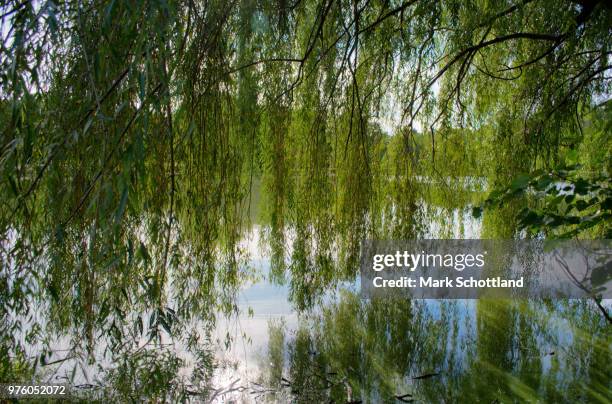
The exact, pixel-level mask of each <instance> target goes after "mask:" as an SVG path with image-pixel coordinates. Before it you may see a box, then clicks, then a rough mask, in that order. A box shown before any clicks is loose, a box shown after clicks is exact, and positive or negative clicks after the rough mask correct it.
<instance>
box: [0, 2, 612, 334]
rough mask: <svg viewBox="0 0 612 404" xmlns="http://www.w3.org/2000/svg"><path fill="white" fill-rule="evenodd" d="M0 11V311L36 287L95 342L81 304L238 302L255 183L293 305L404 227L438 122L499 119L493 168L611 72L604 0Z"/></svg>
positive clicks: (185, 307) (161, 316)
mask: <svg viewBox="0 0 612 404" xmlns="http://www.w3.org/2000/svg"><path fill="white" fill-rule="evenodd" d="M0 13H1V16H2V17H1V20H2V47H1V49H0V114H1V117H2V118H1V123H2V127H1V128H0V129H1V131H2V132H1V133H2V135H1V137H0V149H1V157H0V171H1V179H0V195H1V196H0V198H1V199H0V201H1V205H2V208H1V209H0V235H1V236H0V239H1V245H2V252H1V254H0V257H1V260H2V272H1V282H2V286H1V288H2V289H1V291H0V298H1V299H2V300H1V301H0V306H1V308H0V311H1V312H2V318H3V321H4V319H8V318H9V316H14V315H20V314H24V313H27V312H28V310H29V308H28V307H29V306H28V303H27V299H25V297H26V296H32V295H34V296H37V297H36V298H37V299H49V301H50V307H48V310H49V312H50V313H51V314H50V315H51V316H52V318H53V319H54V320H55V321H54V324H60V328H62V327H75V328H77V329H81V328H82V329H83V330H84V331H85V335H87V338H86V339H87V341H88V342H87V344H89V345H90V346H91V345H93V344H94V340H95V338H96V335H95V332H94V329H96V327H98V326H100V327H101V328H102V329H104V330H106V331H108V332H109V333H111V334H112V335H114V334H115V333H117V340H118V341H119V340H121V337H122V333H125V331H120V328H121V327H120V326H119V325H118V324H120V323H121V320H122V317H123V314H124V313H125V312H126V311H128V310H136V311H138V310H140V311H142V312H144V311H149V312H151V311H153V313H154V315H152V316H151V321H150V327H151V328H152V329H158V328H160V327H161V328H166V329H170V328H171V324H170V323H171V322H172V321H174V319H175V318H181V319H184V320H188V319H189V318H192V317H193V316H195V315H197V316H198V317H200V318H212V313H213V310H214V308H221V309H223V310H224V311H232V310H234V306H233V299H232V296H233V293H234V291H235V290H236V288H237V287H238V286H239V282H240V280H241V279H242V278H243V277H244V276H246V273H245V269H244V268H245V266H244V265H243V264H244V261H245V259H246V257H245V255H244V253H243V251H242V248H241V245H240V241H241V239H242V236H243V235H244V232H245V230H248V229H249V227H250V225H251V224H252V220H251V219H250V212H251V211H252V210H253V206H252V204H254V203H255V201H254V199H255V198H254V197H253V196H254V192H253V190H254V188H256V187H257V186H259V184H261V189H262V191H261V195H260V201H259V205H260V206H261V215H262V217H261V218H260V220H262V223H263V226H262V233H263V236H264V239H265V240H266V242H267V245H268V247H269V248H270V250H271V261H272V270H271V271H272V274H273V276H275V277H276V278H277V279H278V280H282V279H284V276H285V274H286V273H287V272H286V271H287V268H288V269H289V274H290V276H291V280H292V297H293V299H294V301H296V302H297V303H298V305H300V306H307V305H308V304H310V303H312V299H313V296H317V293H315V292H321V291H323V290H325V289H326V288H328V287H329V286H330V285H333V284H334V282H336V281H338V280H341V279H347V278H349V277H351V276H352V275H354V272H355V270H356V262H357V259H358V257H357V253H358V249H359V243H360V242H361V240H362V239H364V238H365V237H368V236H370V237H373V236H379V237H401V238H410V237H418V236H419V235H420V234H421V233H420V232H421V224H422V220H421V215H422V212H421V210H420V207H419V204H418V196H419V194H420V192H421V191H420V187H419V184H418V182H417V181H416V180H415V176H416V175H417V174H419V172H421V173H422V171H419V170H420V168H419V167H421V168H422V167H424V166H423V161H422V160H423V159H422V157H420V156H422V155H424V153H425V149H431V151H430V152H428V153H429V154H430V156H429V157H430V158H428V159H427V161H433V162H434V163H435V162H436V161H437V160H436V158H437V157H436V154H438V156H439V153H442V152H443V151H444V148H442V149H441V148H440V144H443V145H447V146H445V147H448V148H452V143H449V142H446V143H445V142H444V141H443V140H441V139H440V138H439V134H441V133H445V131H447V132H448V131H449V130H452V129H453V128H466V129H469V130H473V131H476V130H481V131H482V130H486V131H488V132H489V133H493V139H494V143H495V144H496V149H495V150H494V152H495V153H499V157H498V158H496V161H495V162H493V163H492V164H493V166H495V167H498V168H497V170H498V171H500V170H503V171H502V172H500V178H503V177H504V175H508V173H512V172H513V171H514V170H519V169H520V170H529V169H530V168H532V167H535V166H542V165H544V166H547V165H550V164H554V163H555V162H556V160H557V159H558V152H559V149H560V147H561V146H562V145H564V144H567V143H572V142H576V141H579V139H578V138H579V137H580V135H579V134H580V133H581V130H582V129H581V127H580V123H581V122H582V120H583V118H582V114H584V113H586V112H587V111H588V110H590V109H591V108H594V106H595V105H596V104H599V103H601V101H604V100H605V99H606V97H607V95H608V94H609V92H610V84H609V76H606V74H609V70H610V68H611V65H610V53H611V52H612V51H610V49H609V48H610V38H612V35H610V29H611V28H610V27H611V26H612V24H611V22H612V12H611V10H610V6H609V4H608V3H605V2H603V1H592V0H584V1H561V2H558V1H552V0H523V1H517V2H516V3H515V2H511V1H501V2H487V1H468V2H466V1H445V2H431V1H420V0H407V1H369V0H368V1H358V0H351V1H348V0H339V1H338V0H321V1H304V0H302V1H300V0H297V1H285V0H279V1H270V0H244V1H240V2H238V1H230V2H227V1H221V0H207V1H195V0H176V1H174V0H172V1H156V0H113V1H110V2H107V1H98V0H93V1H88V0H69V1H34V0H32V1H28V0H25V1H23V0H12V1H7V2H3V4H2V6H0ZM389 119H392V120H395V121H396V122H398V125H397V127H396V128H394V130H395V129H397V133H396V136H393V137H389V136H388V135H387V134H385V133H384V132H385V131H388V129H385V125H384V124H383V123H384V122H385V121H386V120H389ZM577 134H578V135H577ZM449 150H450V149H449ZM487 155H490V153H488V154H487ZM438 159H439V157H438ZM427 164H429V163H427ZM442 164H443V162H442ZM427 167H429V165H428V166H427ZM436 170H437V169H436V166H435V164H434V165H433V167H432V168H431V169H429V168H428V171H427V173H428V174H431V175H433V174H435V173H436V172H437V171H436ZM451 170H454V168H452V167H451ZM504 173H505V174H504ZM290 244H291V245H292V248H291V249H289V248H287V246H289V245H290ZM338 262H339V263H340V264H338ZM171 284H172V288H171V287H170V285H171ZM219 286H220V287H219ZM219 291H220V292H219ZM170 306H172V307H174V308H173V309H170ZM75 313H76V314H75ZM177 316H178V317H177ZM7 321H8V320H7ZM141 321H142V320H141ZM113 327H114V328H113ZM115 329H116V330H117V331H115ZM109 330H110V331H109ZM121 330H123V329H121Z"/></svg>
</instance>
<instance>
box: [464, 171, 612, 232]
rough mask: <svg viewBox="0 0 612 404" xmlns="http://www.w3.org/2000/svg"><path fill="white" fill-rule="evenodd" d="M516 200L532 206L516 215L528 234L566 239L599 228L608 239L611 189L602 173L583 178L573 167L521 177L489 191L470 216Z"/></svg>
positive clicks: (611, 215)
mask: <svg viewBox="0 0 612 404" xmlns="http://www.w3.org/2000/svg"><path fill="white" fill-rule="evenodd" d="M518 197H525V198H527V199H531V200H533V203H534V205H533V207H525V208H523V209H522V210H521V211H520V212H519V213H518V220H519V227H520V228H521V229H525V230H527V231H528V232H529V233H532V234H535V233H539V232H542V231H543V232H546V233H547V234H548V235H549V236H552V237H559V238H567V237H574V236H577V235H579V234H581V233H583V232H585V231H586V230H588V229H590V228H592V227H596V226H599V232H600V233H601V234H603V236H604V237H606V238H610V237H611V236H612V233H611V232H612V228H611V227H610V221H611V220H612V190H611V189H610V178H609V177H608V176H607V175H605V174H601V175H598V176H586V174H585V173H583V172H582V171H581V170H580V166H576V165H574V166H567V167H563V168H560V169H557V170H554V171H550V172H535V173H533V174H531V175H527V174H521V175H519V176H518V177H516V178H515V179H514V180H513V181H512V183H511V184H510V186H508V187H507V188H502V189H497V190H494V191H492V192H491V193H490V195H489V197H488V198H487V199H486V200H485V202H484V204H483V205H482V206H477V207H474V208H473V212H472V214H473V215H474V217H477V218H478V217H480V216H481V214H482V211H483V208H494V207H500V206H502V205H504V204H506V203H508V202H509V201H511V200H513V199H515V198H518Z"/></svg>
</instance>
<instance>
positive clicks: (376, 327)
mask: <svg viewBox="0 0 612 404" xmlns="http://www.w3.org/2000/svg"><path fill="white" fill-rule="evenodd" d="M438 213H439V214H437V215H433V217H439V218H440V220H433V221H431V222H430V223H429V225H428V228H427V229H425V234H426V235H427V236H428V237H431V238H435V237H439V236H440V235H444V236H446V237H455V238H477V237H478V236H479V235H480V232H481V223H480V222H478V221H474V220H473V219H472V218H471V216H470V214H469V213H468V212H467V211H459V210H454V211H452V212H451V213H450V215H446V216H445V215H443V214H442V212H438ZM260 233H261V229H260V228H259V227H257V226H256V227H255V228H253V229H252V231H251V232H250V233H249V235H248V236H247V237H245V239H244V240H243V243H242V244H243V248H244V249H245V250H246V251H247V252H248V256H249V257H250V259H249V262H248V265H247V267H248V268H249V272H250V273H253V274H256V277H255V280H253V281H249V282H246V283H245V284H243V285H242V286H241V287H240V290H239V292H238V293H237V296H236V298H237V307H238V311H237V313H236V314H235V315H231V316H229V317H227V316H224V315H221V314H219V316H218V318H217V321H216V325H215V327H214V329H213V331H212V332H208V331H210V329H209V326H208V325H207V324H208V323H205V322H201V323H200V321H197V320H194V321H192V323H191V324H190V325H191V327H193V328H194V329H195V330H197V331H198V332H199V333H200V335H206V344H205V346H206V349H207V350H208V354H209V355H208V356H204V357H201V356H197V355H194V354H193V352H192V351H190V350H189V349H188V348H187V346H186V344H185V340H184V339H171V338H169V337H168V336H167V335H166V336H163V337H162V340H161V345H158V346H157V347H155V346H153V345H146V342H147V341H146V338H141V339H140V342H139V344H140V346H143V347H144V348H140V349H137V350H136V354H137V355H135V356H136V357H138V354H142V353H143V352H150V351H156V350H162V351H165V352H170V353H171V354H172V355H173V356H176V357H178V358H180V359H181V360H183V361H184V362H183V363H181V364H180V365H177V366H176V367H174V368H172V369H171V370H172V372H174V373H176V374H175V375H173V376H172V377H169V378H170V379H172V380H174V381H176V380H179V381H181V383H184V384H185V385H187V386H190V380H191V378H192V377H193V375H194V374H197V372H198V371H199V370H198V369H201V368H202V362H203V361H204V362H206V363H209V364H210V367H212V369H209V370H210V372H209V373H207V374H206V377H205V379H206V383H205V387H204V388H203V387H202V385H200V387H199V388H198V389H195V388H192V387H189V388H188V389H191V390H190V391H191V394H188V395H186V396H185V397H183V398H185V399H188V400H191V401H204V402H207V401H213V402H220V403H221V402H317V401H325V402H412V401H411V400H413V401H414V402H487V403H491V402H523V401H541V402H610V401H609V400H610V398H611V397H612V396H611V394H610V392H611V391H612V369H611V367H610V363H611V361H612V355H611V351H610V349H611V347H612V342H611V341H612V339H611V331H610V327H609V326H607V324H606V323H605V321H604V320H603V319H602V317H601V316H600V315H599V313H598V312H597V311H596V309H595V308H594V306H593V305H592V304H590V303H589V302H585V301H556V302H550V301H514V302H513V301H500V300H497V301H486V300H455V301H451V300H448V301H434V300H419V301H408V300H391V299H386V300H376V301H374V300H363V299H361V298H360V296H359V286H358V283H357V281H351V280H343V281H338V282H334V283H332V286H330V287H327V288H326V289H325V291H324V293H322V294H321V295H320V296H317V298H316V299H314V303H313V304H312V305H311V307H309V308H308V309H306V310H302V311H298V310H297V309H296V304H295V302H294V301H293V300H292V288H294V287H295V285H294V284H293V283H292V282H291V279H288V278H287V279H285V280H284V282H280V281H278V280H277V279H274V280H273V279H272V278H273V277H272V276H270V259H269V257H268V255H267V254H268V252H266V249H265V248H262V247H261V245H262V243H261V240H260ZM291 243H292V237H291V236H290V237H288V244H289V249H291ZM41 312H44V310H39V313H41ZM36 322H38V323H40V324H44V322H45V319H44V316H42V317H41V318H37V319H32V320H31V321H30V323H29V324H30V326H29V327H33V324H34V323H36ZM26 328H28V327H26ZM145 328H146V324H145ZM25 331H26V332H23V333H21V334H18V335H19V336H20V338H22V339H23V340H24V341H25V340H26V337H25V335H26V334H27V331H29V330H27V329H26V330H25ZM82 339H83V338H82V336H80V335H64V336H61V337H55V338H54V339H53V340H52V341H51V342H50V346H51V350H52V351H53V359H55V358H66V357H68V356H69V355H70V351H69V350H68V347H70V346H73V345H74V342H75V340H76V341H79V340H82ZM28 346H29V354H30V355H31V356H35V355H38V354H39V350H40V346H41V344H40V343H28ZM145 346H146V347H145ZM107 348H108V343H107V341H105V340H103V339H100V340H97V341H96V342H95V347H94V352H93V353H92V354H91V355H89V357H87V358H83V357H80V358H75V359H68V360H63V361H60V362H58V363H57V364H51V365H45V366H42V367H40V368H39V370H38V375H39V377H40V378H41V379H42V380H46V381H54V382H65V381H67V380H72V382H71V383H72V384H73V385H74V386H76V387H75V391H79V392H81V393H82V394H89V393H93V394H98V393H100V392H101V391H104V389H111V390H112V389H115V388H116V386H114V385H113V382H112V380H113V379H112V378H110V379H109V378H108V376H107V374H108V369H113V368H114V367H116V366H117V363H115V362H113V360H112V359H110V357H109V355H107V352H105V350H106V349H107ZM156 360H157V359H156ZM207 361H208V362H207ZM153 363H154V362H153ZM134 366H135V367H138V366H140V367H146V366H151V364H150V363H148V364H147V362H144V363H138V362H137V363H136V364H135V365H134ZM164 371H165V370H164ZM139 372H141V373H138V372H137V371H136V370H134V372H133V376H134V375H135V376H134V380H133V383H135V384H136V385H138V383H144V382H143V381H142V380H143V377H144V376H142V375H143V373H142V370H139ZM160 372H161V370H160ZM111 373H112V372H111ZM121 377H125V376H123V374H122V376H121ZM155 380H158V379H155V378H153V383H155ZM160 380H162V379H160ZM119 382H120V381H119ZM114 383H117V380H115V382H114ZM147 383H151V381H148V382H147ZM159 383H160V384H162V382H159ZM163 383H165V382H163ZM136 387H137V386H136ZM137 388H138V387H137ZM166 397H167V398H168V397H172V393H168V395H166ZM496 400H497V401H496Z"/></svg>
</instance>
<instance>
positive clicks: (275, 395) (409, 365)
mask: <svg viewBox="0 0 612 404" xmlns="http://www.w3.org/2000/svg"><path fill="white" fill-rule="evenodd" d="M610 341H611V340H610V330H609V327H607V326H606V324H605V321H604V320H602V318H601V317H600V316H598V315H597V313H595V312H594V311H593V309H592V307H589V305H588V304H586V303H585V302H579V301H571V302H563V303H555V304H552V303H547V302H535V301H530V302H526V301H524V302H513V301H502V300H496V301H487V300H479V301H409V300H393V301H390V300H388V299H386V300H373V301H362V300H360V299H359V297H358V295H357V294H355V293H352V292H346V291H345V292H343V293H341V294H340V297H339V298H338V299H337V300H336V301H335V302H333V304H330V305H328V306H326V307H324V308H322V309H321V310H320V311H319V312H318V313H315V314H312V315H310V316H307V317H305V318H303V319H302V321H300V323H299V325H298V326H297V328H295V329H291V328H289V327H287V326H286V324H284V323H282V322H278V321H272V322H270V328H269V338H268V346H267V349H266V352H267V355H266V356H265V357H264V358H263V360H262V361H261V368H260V370H261V373H260V375H259V379H258V380H257V383H256V384H254V386H255V387H253V391H251V392H250V393H251V394H254V395H257V396H259V397H261V398H262V399H264V400H265V401H281V402H284V401H293V402H393V401H394V400H395V401H405V402H411V401H417V402H486V403H490V402H515V401H516V400H518V401H542V402H606V400H607V399H608V398H609V393H610V388H611V380H612V378H611V376H612V374H611V372H612V371H611V370H610V366H609V361H610V360H611V359H612V356H611V355H610V348H611V347H610Z"/></svg>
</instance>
